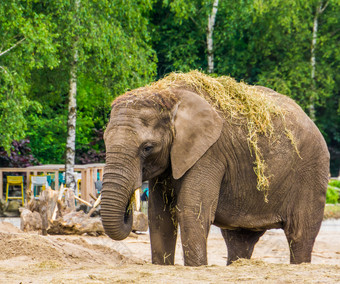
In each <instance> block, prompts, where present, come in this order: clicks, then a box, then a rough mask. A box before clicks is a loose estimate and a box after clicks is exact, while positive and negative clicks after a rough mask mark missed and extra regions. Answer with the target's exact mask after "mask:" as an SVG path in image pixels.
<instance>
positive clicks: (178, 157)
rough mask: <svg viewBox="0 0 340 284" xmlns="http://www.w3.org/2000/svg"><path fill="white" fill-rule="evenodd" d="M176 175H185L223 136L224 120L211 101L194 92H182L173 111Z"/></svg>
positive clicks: (174, 165) (172, 151) (172, 160)
mask: <svg viewBox="0 0 340 284" xmlns="http://www.w3.org/2000/svg"><path fill="white" fill-rule="evenodd" d="M173 124H174V128H175V134H174V140H173V143H172V148H171V154H170V155H171V166H172V175H173V177H174V178H175V179H179V178H181V177H182V176H183V175H184V174H185V173H186V171H188V170H189V169H190V168H191V167H192V166H193V165H194V164H195V163H196V162H197V161H198V159H200V158H201V157H202V156H203V154H204V153H205V152H206V151H207V150H208V149H209V148H210V147H211V146H212V145H213V144H214V143H215V142H216V141H217V139H218V138H219V137H220V135H221V130H222V125H223V121H222V119H221V118H220V116H219V115H218V114H217V112H216V111H215V110H214V109H213V108H212V107H211V106H210V105H209V103H208V102H207V101H206V100H205V99H203V98H201V97H200V96H199V95H197V94H195V93H193V92H188V91H186V92H182V93H181V99H180V102H179V103H178V104H177V105H176V107H175V110H174V111H173Z"/></svg>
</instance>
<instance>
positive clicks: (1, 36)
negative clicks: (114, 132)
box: [0, 0, 156, 163]
mask: <svg viewBox="0 0 340 284" xmlns="http://www.w3.org/2000/svg"><path fill="white" fill-rule="evenodd" d="M74 5H75V1H74V0H72V1H68V0H56V1H42V0H33V1H24V0H22V1H2V2H1V3H0V42H1V44H2V46H1V47H0V53H2V52H4V51H6V50H8V52H6V53H5V54H3V55H2V56H0V118H1V124H0V133H1V134H0V145H2V146H3V147H4V148H5V149H6V150H7V151H9V149H10V145H11V142H12V140H13V139H19V138H22V137H24V136H25V135H28V136H29V137H30V139H31V145H32V151H33V153H34V155H35V156H36V157H37V158H38V159H39V160H40V161H41V162H43V163H62V162H63V160H64V152H65V140H66V128H67V127H66V124H67V118H66V117H67V105H68V100H67V97H68V96H67V94H68V89H69V73H70V65H71V60H72V54H71V51H72V48H73V43H74V42H75V40H76V41H77V42H78V46H77V48H78V50H79V63H78V89H77V90H78V113H77V115H78V121H77V129H76V131H77V138H76V139H77V140H76V143H77V149H84V145H88V144H89V143H90V141H92V136H93V129H100V128H103V127H104V125H106V123H107V119H108V113H109V110H110V102H111V101H112V100H113V98H114V97H115V96H117V95H118V94H120V93H122V92H124V91H125V90H126V89H127V88H135V87H139V86H141V85H145V84H146V83H148V82H150V81H151V79H152V78H153V76H154V75H155V70H156V57H155V52H154V51H153V49H152V48H151V46H150V43H149V41H150V35H149V32H148V29H147V24H148V18H147V15H148V12H149V9H150V8H151V1H149V0H142V1H138V2H136V1H132V0H128V1H121V0H115V1H106V0H97V1H89V0H85V1H80V7H79V9H78V10H76V9H75V8H74V7H75V6H74ZM94 147H95V146H94ZM85 148H86V147H85ZM101 150H103V149H101Z"/></svg>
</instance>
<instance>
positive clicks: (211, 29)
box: [207, 0, 219, 73]
mask: <svg viewBox="0 0 340 284" xmlns="http://www.w3.org/2000/svg"><path fill="white" fill-rule="evenodd" d="M218 1H219V0H214V3H213V7H212V11H211V14H210V15H209V16H208V28H207V54H208V73H213V72H214V41H213V34H214V27H215V20H216V14H217V9H218Z"/></svg>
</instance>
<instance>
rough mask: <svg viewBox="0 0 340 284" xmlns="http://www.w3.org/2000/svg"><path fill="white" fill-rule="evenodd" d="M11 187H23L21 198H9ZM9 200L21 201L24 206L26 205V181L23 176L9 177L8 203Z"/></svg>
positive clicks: (7, 188) (7, 186)
mask: <svg viewBox="0 0 340 284" xmlns="http://www.w3.org/2000/svg"><path fill="white" fill-rule="evenodd" d="M10 186H20V187H21V196H9V187H10ZM8 199H21V200H22V206H24V203H25V196H24V180H23V177H22V176H8V177H7V185H6V202H7V201H8Z"/></svg>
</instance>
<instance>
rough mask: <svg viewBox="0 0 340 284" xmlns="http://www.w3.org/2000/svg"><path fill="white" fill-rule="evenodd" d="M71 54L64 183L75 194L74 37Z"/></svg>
mask: <svg viewBox="0 0 340 284" xmlns="http://www.w3.org/2000/svg"><path fill="white" fill-rule="evenodd" d="M78 10H79V0H76V1H75V11H76V13H78ZM72 52H73V53H72V55H73V58H72V62H71V66H70V90H69V104H68V120H67V141H66V163H65V179H66V181H65V182H66V187H68V188H70V189H72V190H74V192H75V190H76V180H75V176H74V164H75V154H76V121H77V67H78V37H76V38H75V40H74V43H73V50H72Z"/></svg>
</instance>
